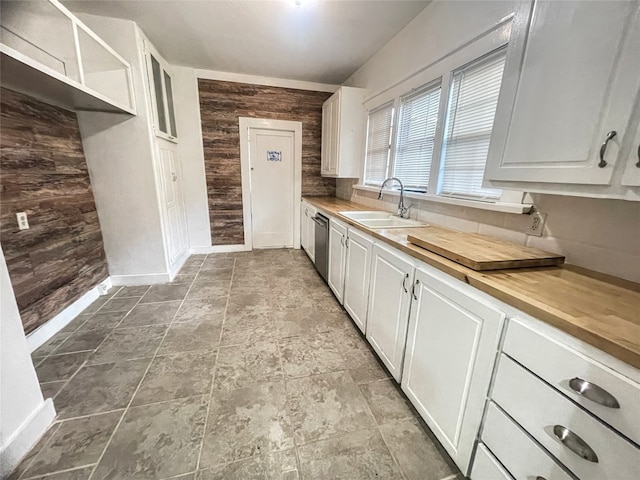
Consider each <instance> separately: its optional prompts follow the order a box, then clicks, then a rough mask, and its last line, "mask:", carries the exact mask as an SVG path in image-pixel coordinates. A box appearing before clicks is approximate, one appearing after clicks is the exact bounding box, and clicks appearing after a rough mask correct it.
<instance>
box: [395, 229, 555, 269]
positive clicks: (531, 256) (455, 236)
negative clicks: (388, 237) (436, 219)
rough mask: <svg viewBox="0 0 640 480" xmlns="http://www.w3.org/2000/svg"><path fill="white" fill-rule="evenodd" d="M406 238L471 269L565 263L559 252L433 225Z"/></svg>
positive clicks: (542, 265)
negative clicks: (545, 250) (550, 251)
mask: <svg viewBox="0 0 640 480" xmlns="http://www.w3.org/2000/svg"><path fill="white" fill-rule="evenodd" d="M407 240H408V241H409V242H411V243H413V244H415V245H417V246H419V247H421V248H424V249H426V250H429V251H430V252H434V253H437V254H438V255H442V256H443V257H445V258H448V259H449V260H452V261H454V262H456V263H459V264H461V265H464V266H465V267H469V268H471V269H473V270H502V269H508V268H524V267H545V266H549V265H560V264H562V263H564V257H563V256H562V255H557V254H555V253H549V252H544V251H542V250H538V249H536V248H530V247H525V246H521V245H516V244H515V243H509V242H505V241H503V240H499V239H497V238H494V237H489V236H486V235H479V234H477V233H464V232H456V231H453V230H449V229H445V228H440V227H436V226H433V225H432V226H429V227H427V228H421V229H420V230H419V231H418V230H416V231H415V232H412V233H411V234H409V235H407Z"/></svg>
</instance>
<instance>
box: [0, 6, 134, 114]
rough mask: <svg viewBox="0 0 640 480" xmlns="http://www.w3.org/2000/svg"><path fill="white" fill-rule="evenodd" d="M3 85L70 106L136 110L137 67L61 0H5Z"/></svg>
mask: <svg viewBox="0 0 640 480" xmlns="http://www.w3.org/2000/svg"><path fill="white" fill-rule="evenodd" d="M0 13H1V15H0V55H1V56H0V59H1V60H0V63H1V68H0V75H1V81H2V86H3V87H5V88H8V89H10V90H15V91H17V92H21V93H24V94H27V95H30V96H32V97H34V98H37V99H38V100H41V101H43V102H45V103H49V104H52V105H57V106H60V107H63V108H67V109H70V110H89V111H102V112H114V113H129V114H134V115H135V113H136V109H135V101H134V97H133V85H132V77H131V67H130V65H129V63H128V62H127V61H126V60H125V59H124V58H122V57H121V56H120V55H119V54H118V53H117V52H116V51H115V50H114V49H113V48H111V47H110V46H109V45H108V44H107V43H105V42H104V41H103V40H102V39H101V38H100V37H98V36H97V35H96V34H95V33H94V32H93V31H92V30H91V29H89V28H88V27H87V26H86V25H85V24H84V23H82V22H81V21H80V20H79V19H78V18H77V17H76V16H75V15H73V14H72V13H71V12H70V11H69V10H67V9H66V8H65V7H64V6H63V5H62V4H61V3H60V2H58V1H57V0H32V1H28V2H27V1H15V0H3V1H2V4H1V5H0Z"/></svg>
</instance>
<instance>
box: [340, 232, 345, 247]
mask: <svg viewBox="0 0 640 480" xmlns="http://www.w3.org/2000/svg"><path fill="white" fill-rule="evenodd" d="M340 243H341V244H342V246H343V247H344V235H342V236H341V237H340Z"/></svg>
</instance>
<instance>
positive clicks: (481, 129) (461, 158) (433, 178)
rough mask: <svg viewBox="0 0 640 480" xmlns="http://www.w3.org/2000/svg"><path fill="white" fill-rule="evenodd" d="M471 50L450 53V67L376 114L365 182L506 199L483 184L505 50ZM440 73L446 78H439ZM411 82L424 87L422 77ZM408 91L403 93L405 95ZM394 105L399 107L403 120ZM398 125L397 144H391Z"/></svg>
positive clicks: (447, 194)
mask: <svg viewBox="0 0 640 480" xmlns="http://www.w3.org/2000/svg"><path fill="white" fill-rule="evenodd" d="M494 48H495V47H494ZM472 50H473V52H475V54H474V55H472V54H471V53H470V52H469V53H466V52H465V54H464V55H460V57H459V58H458V59H457V60H456V59H455V58H453V57H449V58H448V59H447V60H446V62H448V63H446V65H444V66H442V67H438V68H434V69H433V71H432V72H433V76H431V74H430V73H425V74H424V75H423V76H422V77H420V79H423V80H427V79H429V80H431V81H429V82H426V83H423V84H422V86H418V87H417V88H413V89H412V90H411V91H410V92H408V93H405V94H404V95H400V96H399V97H395V98H394V100H393V101H387V103H385V104H384V105H382V106H381V107H379V108H377V109H374V110H372V111H371V112H370V114H369V125H368V129H367V150H366V161H365V172H364V174H365V177H364V185H369V186H380V185H381V184H382V182H383V180H384V179H385V178H386V177H389V176H394V177H398V178H399V179H400V180H401V181H402V183H403V184H404V187H405V189H406V190H411V191H414V192H418V193H425V194H428V195H429V196H440V197H449V198H451V197H453V198H459V199H464V200H478V201H484V202H495V201H498V200H500V198H501V196H502V191H501V190H499V189H494V188H483V187H482V180H483V177H484V170H485V165H486V163H487V155H488V152H489V142H490V140H491V134H492V129H493V121H494V117H495V113H496V107H497V103H498V96H499V94H500V87H501V83H502V74H503V71H504V66H505V61H506V48H505V47H504V46H502V47H500V48H498V49H495V50H493V51H492V52H491V53H486V52H487V51H489V49H486V50H481V49H472ZM478 57H479V58H478ZM474 58H475V60H473V61H471V62H469V61H470V60H472V59H474ZM461 64H464V66H462V67H460V68H458V67H459V65H461ZM436 75H439V78H437V79H436V80H433V77H435V76H436ZM410 84H413V85H415V84H418V85H419V83H418V81H417V79H416V80H412V81H411V83H410ZM401 88H402V87H401V86H400V87H399V88H397V89H396V91H398V90H399V91H398V93H401V92H402V91H401V90H400V89H401ZM386 98H387V100H388V98H389V97H386ZM445 99H446V101H444V100H445ZM394 105H398V114H397V115H396V117H397V119H395V118H394V115H393V106H394ZM394 122H395V124H394ZM394 130H395V132H396V133H395V137H394V140H393V148H389V139H390V138H392V135H391V132H392V131H394ZM394 187H396V186H395V185H394ZM434 200H435V198H434ZM443 201H444V199H443Z"/></svg>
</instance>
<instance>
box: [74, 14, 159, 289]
mask: <svg viewBox="0 0 640 480" xmlns="http://www.w3.org/2000/svg"><path fill="white" fill-rule="evenodd" d="M79 17H80V19H81V20H82V21H83V22H85V23H86V24H87V25H88V26H89V28H91V29H92V30H94V31H95V32H96V33H97V34H98V35H99V36H101V37H102V38H103V39H104V40H105V41H106V42H107V43H108V44H109V45H111V46H112V47H113V48H114V50H116V51H117V52H118V53H119V54H120V55H122V56H123V57H124V58H125V59H126V60H127V61H128V62H129V63H130V64H131V68H132V75H133V86H134V96H135V99H136V109H137V116H130V115H117V114H113V113H100V112H78V123H79V125H80V132H81V134H82V142H83V145H84V150H85V155H86V158H87V164H88V166H89V173H90V175H91V184H92V186H93V191H94V197H95V200H96V206H97V210H98V216H99V219H100V226H101V229H102V235H103V239H104V249H105V253H106V256H107V263H108V266H109V274H110V275H111V277H112V278H114V283H116V282H117V280H116V279H118V278H120V279H122V278H133V279H136V280H137V281H134V283H145V282H148V283H155V282H159V281H168V265H167V260H166V255H165V248H164V238H163V233H162V223H161V217H160V209H159V204H158V197H157V189H156V181H155V172H154V164H153V162H154V159H153V153H152V152H153V150H152V148H153V144H152V140H151V137H152V132H151V120H150V119H151V118H152V117H151V111H150V105H149V104H148V103H147V102H146V101H145V99H146V96H145V88H146V85H145V83H146V74H145V70H144V63H143V62H144V58H143V56H142V53H141V52H140V49H139V48H138V44H137V39H136V25H135V23H134V22H131V21H129V20H120V19H115V18H106V17H98V16H93V15H85V14H81V15H79Z"/></svg>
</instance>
